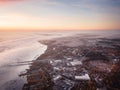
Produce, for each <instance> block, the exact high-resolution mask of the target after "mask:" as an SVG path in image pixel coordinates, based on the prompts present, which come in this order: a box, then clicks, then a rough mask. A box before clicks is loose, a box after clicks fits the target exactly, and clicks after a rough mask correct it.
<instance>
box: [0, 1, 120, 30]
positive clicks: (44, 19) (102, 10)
mask: <svg viewBox="0 0 120 90" xmlns="http://www.w3.org/2000/svg"><path fill="white" fill-rule="evenodd" d="M0 30H120V0H0Z"/></svg>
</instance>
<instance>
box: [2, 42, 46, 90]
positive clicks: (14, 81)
mask: <svg viewBox="0 0 120 90" xmlns="http://www.w3.org/2000/svg"><path fill="white" fill-rule="evenodd" d="M37 43H38V42H37ZM39 44H40V45H39V48H38V49H37V52H36V51H34V52H36V54H37V55H35V56H34V57H32V58H29V59H28V60H31V62H33V60H36V59H37V58H38V57H39V55H40V54H43V53H44V52H45V50H46V49H45V50H44V51H43V49H41V47H43V46H44V47H43V48H45V47H46V46H45V45H43V44H41V43H39ZM35 48H36V47H35ZM34 50H35V49H34ZM38 50H39V52H38ZM33 55H34V54H33ZM25 60H27V58H26V59H25ZM31 62H29V61H28V62H27V61H23V60H22V61H21V62H18V61H16V62H13V63H10V64H6V65H3V66H1V69H0V73H1V75H0V76H1V77H2V78H1V82H0V83H1V86H0V90H13V89H14V90H21V89H22V87H23V85H24V83H26V78H25V77H19V74H20V73H22V72H24V71H26V70H25V69H28V68H29V65H30V63H31ZM2 73H3V74H4V75H3V74H2ZM8 75H9V76H8ZM6 77H7V78H6ZM4 78H5V79H4Z"/></svg>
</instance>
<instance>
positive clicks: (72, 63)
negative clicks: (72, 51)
mask: <svg viewBox="0 0 120 90" xmlns="http://www.w3.org/2000/svg"><path fill="white" fill-rule="evenodd" d="M70 63H71V65H72V66H76V65H81V64H82V62H81V61H73V62H70Z"/></svg>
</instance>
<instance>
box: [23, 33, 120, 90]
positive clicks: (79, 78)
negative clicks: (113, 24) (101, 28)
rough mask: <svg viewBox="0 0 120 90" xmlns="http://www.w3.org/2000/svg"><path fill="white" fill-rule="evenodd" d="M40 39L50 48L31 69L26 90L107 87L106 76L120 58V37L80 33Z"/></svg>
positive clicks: (93, 89) (94, 89)
mask: <svg viewBox="0 0 120 90" xmlns="http://www.w3.org/2000/svg"><path fill="white" fill-rule="evenodd" d="M40 43H42V44H45V45H47V47H48V48H47V50H46V52H45V53H44V54H42V55H41V56H40V57H38V58H37V59H36V60H35V61H34V62H33V63H32V64H31V65H30V68H29V69H28V70H27V73H26V76H27V83H25V84H24V87H23V90H29V89H36V90H80V89H82V90H96V89H107V85H105V84H104V82H103V81H104V78H105V77H107V76H108V75H109V74H110V73H111V68H112V67H113V66H114V65H115V63H117V62H118V61H119V59H120V57H119V53H120V52H119V51H120V47H119V45H120V40H119V38H115V39H113V38H109V39H108V38H99V37H95V36H94V35H93V36H92V35H90V36H89V37H86V36H85V35H84V36H80V35H76V36H70V37H63V38H57V39H52V40H43V41H40ZM111 56H112V57H111ZM93 63H94V64H93Z"/></svg>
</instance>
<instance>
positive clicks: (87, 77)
mask: <svg viewBox="0 0 120 90" xmlns="http://www.w3.org/2000/svg"><path fill="white" fill-rule="evenodd" d="M75 79H76V80H90V77H89V75H88V74H85V75H82V76H75Z"/></svg>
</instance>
